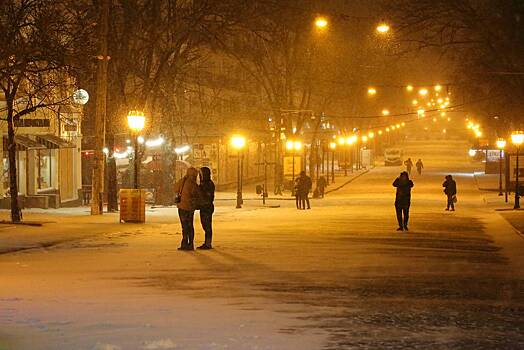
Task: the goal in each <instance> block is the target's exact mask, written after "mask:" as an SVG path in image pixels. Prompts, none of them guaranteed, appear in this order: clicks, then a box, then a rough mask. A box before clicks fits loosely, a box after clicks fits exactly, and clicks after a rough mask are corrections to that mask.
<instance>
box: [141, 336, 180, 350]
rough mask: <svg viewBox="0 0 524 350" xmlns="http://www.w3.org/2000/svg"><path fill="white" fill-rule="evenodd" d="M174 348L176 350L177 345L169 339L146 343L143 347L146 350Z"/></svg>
mask: <svg viewBox="0 0 524 350" xmlns="http://www.w3.org/2000/svg"><path fill="white" fill-rule="evenodd" d="M174 348H176V344H175V343H173V341H172V340H171V339H169V338H168V339H160V340H152V341H146V342H145V343H144V346H143V347H142V349H145V350H157V349H174Z"/></svg>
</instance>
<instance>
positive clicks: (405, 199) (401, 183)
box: [393, 171, 413, 231]
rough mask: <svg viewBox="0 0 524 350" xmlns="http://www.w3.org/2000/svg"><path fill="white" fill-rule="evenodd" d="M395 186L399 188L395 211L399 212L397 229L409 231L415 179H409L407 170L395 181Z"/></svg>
mask: <svg viewBox="0 0 524 350" xmlns="http://www.w3.org/2000/svg"><path fill="white" fill-rule="evenodd" d="M393 186H394V187H396V188H397V193H396V196H395V211H396V213H397V221H398V229H397V231H404V230H406V231H409V230H408V221H409V207H410V205H411V188H412V187H413V181H411V180H410V179H409V174H408V173H407V171H403V172H401V173H400V176H399V177H397V178H396V179H395V181H393Z"/></svg>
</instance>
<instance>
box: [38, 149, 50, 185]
mask: <svg viewBox="0 0 524 350" xmlns="http://www.w3.org/2000/svg"><path fill="white" fill-rule="evenodd" d="M37 157H38V164H39V165H38V189H39V190H40V189H47V188H51V187H53V184H52V174H51V150H49V149H45V150H39V151H38V156H37Z"/></svg>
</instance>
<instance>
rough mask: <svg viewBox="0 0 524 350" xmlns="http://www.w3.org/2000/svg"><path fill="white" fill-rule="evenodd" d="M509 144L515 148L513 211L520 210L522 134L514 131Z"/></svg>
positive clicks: (523, 137) (523, 135)
mask: <svg viewBox="0 0 524 350" xmlns="http://www.w3.org/2000/svg"><path fill="white" fill-rule="evenodd" d="M511 143H513V144H514V145H515V146H517V164H516V165H517V167H516V174H515V177H516V179H515V205H514V206H513V209H520V193H519V151H520V146H521V145H522V143H524V132H522V131H515V132H513V133H512V134H511Z"/></svg>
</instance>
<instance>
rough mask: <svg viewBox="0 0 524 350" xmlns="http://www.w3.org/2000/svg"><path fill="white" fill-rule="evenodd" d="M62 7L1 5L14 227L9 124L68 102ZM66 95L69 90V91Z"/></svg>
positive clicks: (0, 80) (66, 20)
mask: <svg viewBox="0 0 524 350" xmlns="http://www.w3.org/2000/svg"><path fill="white" fill-rule="evenodd" d="M65 8H66V6H65V4H64V3H62V2H60V1H54V2H50V1H46V0H5V1H2V4H1V6H0V31H1V32H2V35H1V36H0V88H1V89H2V93H3V97H4V100H5V111H6V114H5V117H4V118H3V119H4V120H6V121H7V128H8V142H7V144H8V158H9V193H10V197H11V220H12V221H13V222H19V221H20V219H21V217H20V208H19V204H18V186H17V170H16V166H17V164H16V143H15V123H17V122H18V121H19V120H21V119H22V118H23V117H25V116H28V115H29V114H31V113H35V112H36V111H38V110H43V109H46V108H53V107H54V106H58V105H60V104H62V103H64V102H65V101H66V100H68V99H69V96H67V93H66V94H65V95H64V94H63V91H68V89H67V86H68V85H69V84H70V83H71V81H72V79H71V75H70V73H71V72H70V65H69V63H68V57H69V56H70V54H71V51H70V48H71V47H73V46H75V45H73V42H74V41H76V40H78V37H76V36H75V28H74V25H73V21H72V18H71V16H70V15H69V14H68V13H67V12H66V11H64V9H65ZM69 91H71V90H69Z"/></svg>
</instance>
